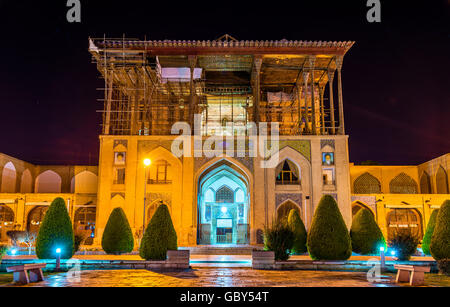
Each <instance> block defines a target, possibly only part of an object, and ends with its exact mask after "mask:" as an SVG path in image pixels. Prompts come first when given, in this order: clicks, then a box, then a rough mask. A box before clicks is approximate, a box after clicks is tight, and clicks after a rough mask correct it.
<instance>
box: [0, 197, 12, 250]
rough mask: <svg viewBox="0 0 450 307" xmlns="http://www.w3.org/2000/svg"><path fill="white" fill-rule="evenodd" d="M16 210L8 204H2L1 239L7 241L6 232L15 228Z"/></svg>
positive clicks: (0, 207)
mask: <svg viewBox="0 0 450 307" xmlns="http://www.w3.org/2000/svg"><path fill="white" fill-rule="evenodd" d="M13 227H14V212H13V211H12V210H11V208H9V207H8V206H6V205H0V240H1V241H7V240H8V236H7V235H6V233H7V232H8V231H9V230H13Z"/></svg>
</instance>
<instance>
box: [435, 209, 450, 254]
mask: <svg viewBox="0 0 450 307" xmlns="http://www.w3.org/2000/svg"><path fill="white" fill-rule="evenodd" d="M430 252H431V255H432V256H433V258H434V259H436V260H443V259H450V200H446V201H444V203H443V204H442V205H441V208H440V209H439V213H438V215H437V218H436V226H435V228H434V232H433V236H432V237H431V244H430Z"/></svg>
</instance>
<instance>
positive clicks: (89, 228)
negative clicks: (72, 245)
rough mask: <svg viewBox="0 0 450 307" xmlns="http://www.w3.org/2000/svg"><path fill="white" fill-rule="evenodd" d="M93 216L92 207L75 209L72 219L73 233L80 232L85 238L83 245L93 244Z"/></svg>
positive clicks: (94, 212) (94, 211) (93, 210)
mask: <svg viewBox="0 0 450 307" xmlns="http://www.w3.org/2000/svg"><path fill="white" fill-rule="evenodd" d="M95 214H96V209H95V208H94V207H83V208H79V209H77V211H76V212H75V217H74V219H73V225H74V229H75V232H80V233H81V234H83V235H84V236H85V240H84V244H85V245H91V244H92V243H94V236H95Z"/></svg>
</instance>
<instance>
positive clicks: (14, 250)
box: [11, 248, 17, 256]
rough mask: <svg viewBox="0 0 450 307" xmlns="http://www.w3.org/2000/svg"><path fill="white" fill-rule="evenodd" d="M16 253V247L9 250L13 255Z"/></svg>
mask: <svg viewBox="0 0 450 307" xmlns="http://www.w3.org/2000/svg"><path fill="white" fill-rule="evenodd" d="M16 253H17V249H15V248H13V249H12V250H11V255H13V256H15V255H16Z"/></svg>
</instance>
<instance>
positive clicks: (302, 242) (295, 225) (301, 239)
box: [288, 209, 308, 254]
mask: <svg viewBox="0 0 450 307" xmlns="http://www.w3.org/2000/svg"><path fill="white" fill-rule="evenodd" d="M288 225H289V227H290V228H291V230H292V232H293V233H294V244H293V245H292V252H293V253H295V254H303V253H306V251H307V250H308V249H307V247H306V239H307V233H306V228H305V225H304V224H303V221H302V219H301V218H300V215H299V214H298V211H297V210H295V209H291V211H290V212H289V216H288Z"/></svg>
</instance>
